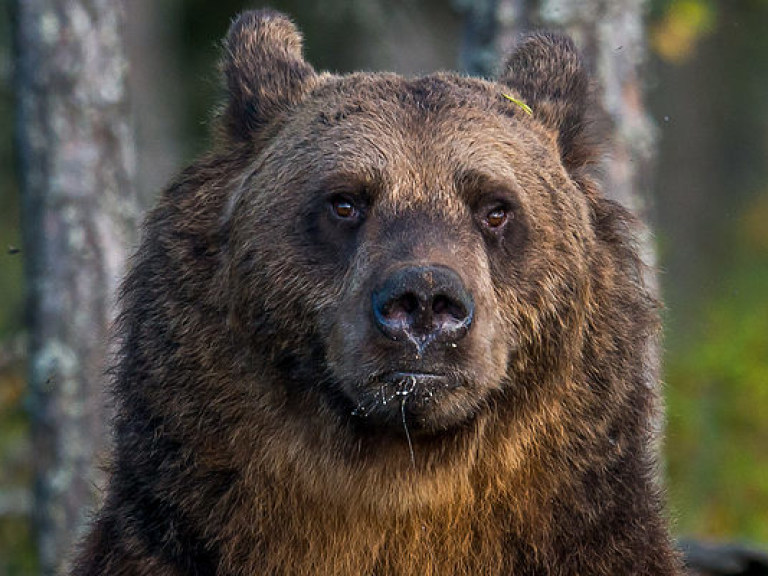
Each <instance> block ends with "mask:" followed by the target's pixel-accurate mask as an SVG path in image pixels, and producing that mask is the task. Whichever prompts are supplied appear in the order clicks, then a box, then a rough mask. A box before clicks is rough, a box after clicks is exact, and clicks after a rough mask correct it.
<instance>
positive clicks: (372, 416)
mask: <svg viewBox="0 0 768 576" xmlns="http://www.w3.org/2000/svg"><path fill="white" fill-rule="evenodd" d="M353 390H354V392H348V394H349V395H350V397H349V400H350V402H351V403H352V405H353V406H354V408H353V410H352V412H351V415H352V417H353V419H354V421H355V424H356V426H357V427H358V428H360V429H362V430H364V431H365V432H366V433H368V434H382V435H390V434H397V435H401V434H403V433H404V432H405V431H407V432H408V433H409V434H412V435H414V437H427V436H438V435H449V434H451V433H452V432H453V431H455V430H457V429H460V428H462V427H465V426H466V425H468V424H470V423H471V422H472V421H473V420H474V419H475V418H476V416H477V413H478V403H477V402H467V394H468V392H469V391H468V390H467V384H466V383H465V382H464V381H463V380H462V379H461V378H459V377H457V376H455V375H449V374H437V373H432V372H411V371H400V370H398V371H392V372H386V373H383V374H380V375H377V376H376V377H374V378H371V379H370V380H369V381H368V382H366V383H365V384H364V385H362V386H356V387H354V388H353Z"/></svg>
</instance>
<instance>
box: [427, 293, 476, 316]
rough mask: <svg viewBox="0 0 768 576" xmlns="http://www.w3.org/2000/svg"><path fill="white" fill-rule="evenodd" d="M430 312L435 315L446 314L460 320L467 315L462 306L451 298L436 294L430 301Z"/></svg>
mask: <svg viewBox="0 0 768 576" xmlns="http://www.w3.org/2000/svg"><path fill="white" fill-rule="evenodd" d="M432 313H433V314H434V315H435V316H447V317H449V318H453V319H455V320H459V321H462V320H464V319H465V318H466V317H467V312H466V310H465V309H464V307H463V306H462V305H461V304H459V303H458V302H456V301H455V300H453V299H452V298H450V297H448V296H446V295H444V294H438V295H437V296H435V298H434V300H433V301H432Z"/></svg>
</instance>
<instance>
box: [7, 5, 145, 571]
mask: <svg viewBox="0 0 768 576" xmlns="http://www.w3.org/2000/svg"><path fill="white" fill-rule="evenodd" d="M14 8H15V19H16V20H15V41H16V43H15V49H16V53H15V57H16V61H15V62H16V91H17V121H18V123H17V144H18V146H17V149H18V154H19V158H18V160H19V168H20V169H19V180H20V183H21V189H22V218H23V234H24V254H25V256H26V260H25V263H26V276H27V291H28V295H29V296H28V298H29V299H28V322H29V339H30V345H29V362H30V364H29V409H30V414H31V419H32V429H33V443H34V449H35V463H36V469H35V474H36V482H35V488H34V497H35V501H34V511H33V514H34V523H35V529H36V533H37V541H38V546H39V555H40V563H41V568H42V572H43V573H44V574H53V573H55V572H56V571H59V570H62V568H63V565H64V559H65V557H66V555H67V554H68V553H69V551H70V548H71V546H72V542H73V540H74V539H75V538H77V535H78V532H79V530H80V529H81V527H82V525H83V520H84V518H85V513H86V511H87V510H88V509H89V508H90V507H92V506H93V505H94V503H95V500H96V499H97V497H98V491H99V488H100V487H101V486H102V484H103V478H102V477H101V475H100V474H99V472H97V470H96V468H95V467H94V464H95V462H96V461H97V459H98V455H100V454H102V452H103V450H104V449H105V448H106V444H107V443H108V442H107V439H108V433H107V428H106V425H105V424H106V423H105V420H106V404H105V397H104V382H105V378H104V370H105V368H106V358H107V355H108V341H109V326H110V323H111V321H112V319H113V316H114V306H113V304H114V302H113V299H114V295H115V293H116V291H117V284H118V279H119V277H120V276H121V274H122V271H123V266H124V263H125V260H126V253H127V249H128V247H129V246H130V245H131V244H132V240H133V236H132V234H133V231H134V230H135V221H136V216H137V209H136V202H135V196H134V192H133V189H132V185H131V183H132V179H133V173H134V150H133V140H132V130H131V125H130V122H129V121H128V114H127V110H128V107H127V99H126V66H127V64H126V59H125V56H124V49H123V39H122V37H121V34H122V29H123V20H124V16H123V5H122V2H120V1H118V0H16V2H15V6H14Z"/></svg>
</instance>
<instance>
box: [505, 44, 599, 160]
mask: <svg viewBox="0 0 768 576" xmlns="http://www.w3.org/2000/svg"><path fill="white" fill-rule="evenodd" d="M499 81H500V82H502V83H504V84H506V85H507V86H509V87H511V88H513V89H514V90H515V91H517V92H518V93H519V95H520V96H522V98H523V101H524V102H525V103H526V104H527V105H529V106H530V108H531V110H532V113H533V116H534V117H535V118H537V119H538V120H539V121H540V122H542V123H543V124H544V125H545V126H547V127H548V128H549V129H550V130H552V131H554V132H555V133H556V134H557V141H558V145H559V147H560V154H561V156H562V159H563V162H564V163H565V165H566V167H568V168H573V167H577V166H579V165H582V164H583V163H585V162H587V161H588V160H589V158H588V156H589V154H590V153H591V150H590V147H589V146H584V136H585V134H584V132H585V124H586V121H585V113H586V110H587V102H588V97H589V77H588V76H587V71H586V68H585V66H584V63H583V61H582V59H581V56H580V55H579V52H578V50H577V49H576V46H575V45H574V43H573V40H571V39H570V38H569V37H568V36H563V35H560V34H553V33H549V32H535V33H533V34H530V35H528V36H526V37H525V38H523V40H522V41H521V42H520V44H519V45H518V46H517V48H515V50H514V51H513V52H512V54H511V55H510V56H509V58H508V59H507V61H506V63H505V66H504V70H503V71H502V74H501V76H500V77H499Z"/></svg>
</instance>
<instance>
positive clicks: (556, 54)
mask: <svg viewBox="0 0 768 576" xmlns="http://www.w3.org/2000/svg"><path fill="white" fill-rule="evenodd" d="M226 49H227V57H226V60H225V62H224V72H225V74H226V79H227V86H228V91H229V100H228V104H227V107H226V110H225V111H224V114H223V126H224V131H225V133H224V134H223V138H225V139H230V140H231V141H232V142H236V143H238V144H239V145H244V146H247V147H250V148H251V150H252V161H251V163H250V165H249V166H248V169H247V171H246V173H245V174H243V175H242V178H241V180H240V182H239V184H238V188H237V190H235V191H234V193H233V194H232V195H231V197H230V199H229V201H228V206H227V208H226V213H225V216H224V217H225V220H226V224H227V226H228V242H229V249H230V250H231V258H232V265H231V269H230V271H231V276H230V278H229V285H230V288H231V290H232V302H233V307H232V309H231V312H232V313H233V314H234V316H235V317H236V319H237V322H236V324H237V326H238V328H239V329H240V330H242V331H245V332H248V331H251V330H252V331H253V333H254V334H255V335H256V337H257V338H256V339H257V340H259V338H258V332H259V330H261V329H262V326H263V325H267V326H270V327H273V329H274V327H275V326H281V327H283V328H282V329H278V331H279V332H280V333H281V337H280V339H279V340H280V342H279V344H280V346H282V347H284V348H288V349H289V350H290V351H292V352H293V353H292V354H291V362H292V363H294V364H295V365H294V366H292V367H291V368H292V370H291V372H292V373H293V374H294V375H296V377H297V378H305V379H307V380H308V382H306V384H308V385H311V386H316V387H319V388H321V389H322V390H323V392H324V393H325V394H326V401H327V402H329V403H330V404H331V405H332V406H333V407H334V409H335V410H337V411H339V413H340V414H343V415H344V417H345V418H349V419H351V420H353V421H354V422H355V424H356V425H359V426H360V427H362V428H374V429H376V430H381V433H386V432H385V429H386V428H387V427H395V428H397V429H398V430H399V431H400V432H402V425H403V421H404V420H405V422H406V423H407V425H408V426H409V427H410V429H411V431H412V432H414V433H416V434H426V435H429V434H441V433H444V432H446V431H448V430H450V429H452V428H454V427H457V426H462V425H464V424H466V423H467V422H468V421H470V420H472V419H473V418H474V417H475V416H476V415H477V414H478V413H481V412H483V411H484V410H487V409H488V405H489V403H490V402H492V401H493V400H494V398H496V396H497V395H499V394H504V393H505V392H508V391H509V390H510V389H512V388H514V387H516V386H528V383H524V382H523V381H522V380H520V376H521V371H525V370H526V369H529V368H531V367H530V366H528V364H530V363H532V362H533V363H541V362H549V361H556V362H557V363H558V364H560V363H568V362H572V361H573V358H572V357H571V356H570V354H569V351H570V350H572V349H574V347H577V346H578V340H579V338H580V328H581V325H582V324H583V323H584V315H585V314H586V312H587V297H588V292H589V271H588V265H589V264H588V257H589V251H590V246H591V244H592V243H593V242H594V233H593V232H592V229H591V224H590V213H589V207H588V202H587V199H586V197H585V194H584V192H583V191H582V190H581V189H580V187H579V184H578V182H576V181H574V180H573V179H572V178H571V176H570V174H569V170H570V171H577V170H579V169H580V168H581V167H582V166H583V164H584V163H585V162H586V159H585V158H583V155H582V152H581V151H580V150H578V149H577V146H578V143H577V139H578V137H579V131H580V127H581V126H580V125H581V122H582V115H583V112H584V103H585V98H586V90H587V81H586V75H585V72H584V70H583V67H582V65H581V63H580V60H579V58H578V56H577V54H576V51H575V49H574V47H573V45H572V43H571V42H570V41H569V40H568V39H565V38H563V37H559V36H552V35H544V34H539V35H535V36H531V37H530V38H528V39H527V40H526V41H524V42H523V43H522V44H521V46H520V47H519V48H518V49H517V51H516V52H515V53H514V54H513V55H512V57H511V58H510V59H509V60H508V62H507V64H506V67H505V69H504V71H503V72H502V75H501V77H500V78H499V80H498V81H497V82H487V81H483V80H478V79H470V78H463V77H458V76H455V75H447V74H438V75H434V76H428V77H425V78H418V79H412V80H408V79H403V78H400V77H398V76H395V75H386V74H375V75H373V74H355V75H351V76H344V77H336V76H331V75H319V74H315V72H314V71H313V70H312V68H311V67H310V66H309V65H308V64H307V63H306V62H304V60H303V59H302V55H301V39H300V36H299V34H298V33H297V31H296V29H295V28H294V26H293V25H292V24H291V23H290V22H289V21H288V20H287V19H285V18H284V17H283V16H281V15H278V14H275V13H270V12H257V13H248V14H245V15H244V16H242V17H241V18H240V19H239V20H238V21H236V22H235V23H234V24H233V26H232V28H231V30H230V32H229V35H228V37H227V40H226ZM528 107H530V112H529V109H528ZM547 351H556V352H557V354H556V355H557V356H558V358H547V357H546V355H547Z"/></svg>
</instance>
